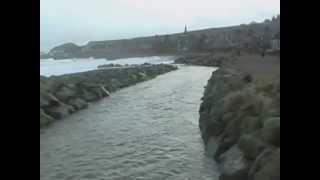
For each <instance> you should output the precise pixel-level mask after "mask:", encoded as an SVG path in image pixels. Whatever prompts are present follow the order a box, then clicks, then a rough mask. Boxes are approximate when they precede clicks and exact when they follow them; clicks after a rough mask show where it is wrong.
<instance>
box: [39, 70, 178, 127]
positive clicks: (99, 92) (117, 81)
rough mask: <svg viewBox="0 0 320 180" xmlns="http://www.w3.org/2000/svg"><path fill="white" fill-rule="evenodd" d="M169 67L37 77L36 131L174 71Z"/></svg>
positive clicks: (94, 71)
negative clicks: (38, 88) (38, 90)
mask: <svg viewBox="0 0 320 180" xmlns="http://www.w3.org/2000/svg"><path fill="white" fill-rule="evenodd" d="M176 69H177V67H176V66H173V65H166V64H160V65H141V66H135V67H129V68H116V69H99V70H93V71H87V72H81V73H74V74H68V75H61V76H51V77H44V76H40V127H44V126H46V125H48V124H50V123H51V122H53V121H55V120H59V119H62V118H64V117H66V116H68V115H70V114H72V113H74V112H77V111H79V110H81V109H84V108H86V107H88V105H89V103H90V102H94V101H98V100H100V99H102V98H104V97H107V96H109V95H110V93H112V92H114V91H116V90H118V89H120V88H124V87H128V86H130V85H134V84H136V83H139V82H142V81H146V80H149V79H152V78H154V77H156V76H157V75H160V74H163V73H166V72H169V71H172V70H176Z"/></svg>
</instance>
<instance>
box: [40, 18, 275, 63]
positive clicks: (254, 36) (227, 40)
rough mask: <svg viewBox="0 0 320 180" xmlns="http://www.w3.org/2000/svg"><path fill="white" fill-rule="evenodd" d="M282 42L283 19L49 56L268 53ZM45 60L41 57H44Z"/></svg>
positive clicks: (70, 46)
mask: <svg viewBox="0 0 320 180" xmlns="http://www.w3.org/2000/svg"><path fill="white" fill-rule="evenodd" d="M273 39H280V15H278V16H276V17H273V18H272V19H266V20H265V21H264V22H262V23H254V22H253V23H250V24H242V25H238V26H231V27H222V28H209V29H202V30H195V31H189V32H181V33H174V34H166V35H160V36H148V37H137V38H132V39H119V40H105V41H90V42H88V43H87V44H86V45H84V46H78V45H76V44H74V43H66V44H62V45H60V46H56V47H54V48H53V49H51V50H50V52H49V56H51V57H52V58H55V59H63V58H86V57H94V58H108V59H112V58H121V57H137V56H149V55H162V54H180V53H185V52H212V51H218V50H221V49H229V48H239V49H255V50H257V49H261V48H262V49H268V48H271V40H273ZM40 56H41V55H40Z"/></svg>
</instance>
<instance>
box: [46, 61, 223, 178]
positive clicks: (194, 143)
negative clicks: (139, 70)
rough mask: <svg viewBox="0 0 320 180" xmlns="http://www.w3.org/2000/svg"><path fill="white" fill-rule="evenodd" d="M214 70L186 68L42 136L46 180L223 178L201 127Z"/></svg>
mask: <svg viewBox="0 0 320 180" xmlns="http://www.w3.org/2000/svg"><path fill="white" fill-rule="evenodd" d="M214 70H216V68H211V67H200V66H180V68H179V70H176V71H172V72H169V73H166V74H163V75H160V76H158V77H156V78H155V79H152V80H150V81H146V82H143V83H139V84H137V85H135V86H132V87H128V88H124V89H122V90H120V91H118V92H115V93H113V94H111V96H110V97H108V98H105V99H103V100H101V101H99V102H97V103H94V104H92V105H91V106H89V108H88V109H85V110H82V111H80V112H78V113H75V114H73V115H71V116H70V117H68V118H66V119H64V120H62V121H58V122H56V123H53V124H52V125H50V126H49V127H48V128H45V129H43V130H41V133H40V179H42V180H55V179H59V180H61V179H126V180H127V179H148V180H149V179H159V180H160V179H161V180H162V179H184V180H185V179H190V180H193V179H211V180H212V179H218V176H219V173H218V170H217V166H216V164H215V162H214V161H213V160H212V159H211V158H208V157H206V156H205V151H204V146H203V143H202V139H201V135H200V130H199V127H198V119H199V114H198V110H199V106H200V103H201V100H200V99H201V97H202V95H203V91H204V86H205V85H206V84H207V80H208V79H209V78H210V76H211V73H212V72H213V71H214Z"/></svg>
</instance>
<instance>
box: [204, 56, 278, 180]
mask: <svg viewBox="0 0 320 180" xmlns="http://www.w3.org/2000/svg"><path fill="white" fill-rule="evenodd" d="M261 62H262V61H261ZM242 64H243V63H242ZM243 66H245V65H243ZM245 67H248V66H245ZM262 68H264V67H262ZM257 71H259V70H257ZM255 77H256V75H254V74H250V73H247V72H245V71H241V70H238V69H236V68H232V67H228V66H225V67H222V68H220V69H219V70H217V71H215V72H213V74H212V76H211V78H210V79H209V80H208V84H207V86H206V88H205V92H204V96H203V98H202V100H203V102H202V104H201V106H200V110H199V113H200V119H199V127H200V130H201V135H202V138H203V140H204V143H205V145H206V152H207V154H208V155H209V156H212V157H213V158H214V159H215V160H216V161H217V162H218V164H219V169H220V171H221V176H220V180H231V179H232V180H277V179H280V75H279V76H278V77H275V78H272V79H268V80H266V79H264V80H263V81H258V80H257V79H256V78H255Z"/></svg>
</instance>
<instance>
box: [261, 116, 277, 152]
mask: <svg viewBox="0 0 320 180" xmlns="http://www.w3.org/2000/svg"><path fill="white" fill-rule="evenodd" d="M258 136H259V137H260V138H261V139H262V140H264V141H266V142H268V143H270V144H272V145H274V146H278V147H280V117H274V118H269V119H267V120H265V121H264V124H263V128H262V129H261V130H260V131H259V133H258Z"/></svg>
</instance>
